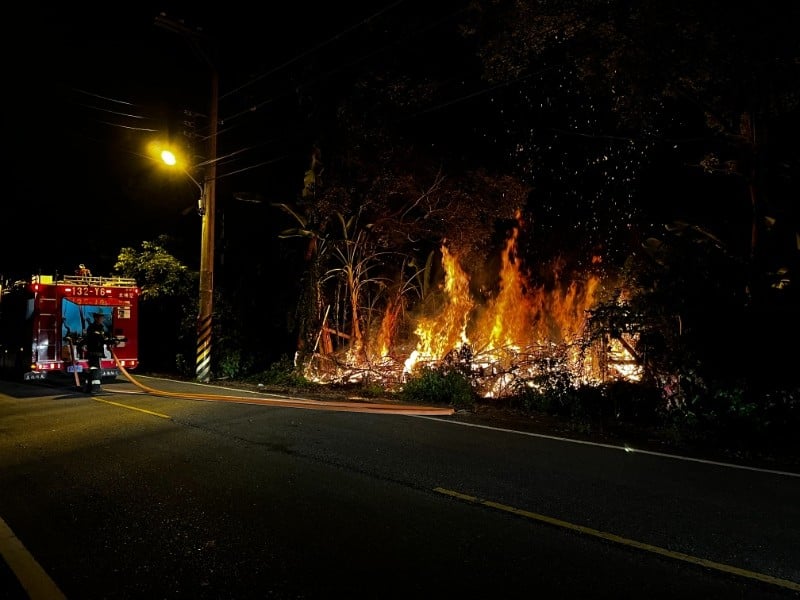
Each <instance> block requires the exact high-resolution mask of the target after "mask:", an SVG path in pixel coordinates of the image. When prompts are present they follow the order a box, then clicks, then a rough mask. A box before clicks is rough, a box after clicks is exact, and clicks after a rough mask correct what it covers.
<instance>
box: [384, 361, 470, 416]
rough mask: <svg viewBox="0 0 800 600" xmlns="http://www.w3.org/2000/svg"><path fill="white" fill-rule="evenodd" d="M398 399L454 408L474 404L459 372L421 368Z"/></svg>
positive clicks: (408, 381) (466, 380) (465, 382)
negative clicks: (446, 405)
mask: <svg viewBox="0 0 800 600" xmlns="http://www.w3.org/2000/svg"><path fill="white" fill-rule="evenodd" d="M399 396H400V399H401V400H403V401H406V402H415V403H420V404H448V405H452V406H453V407H455V408H464V407H470V406H472V405H474V404H475V393H474V392H473V390H472V386H471V385H470V382H469V380H468V379H467V378H466V377H465V376H464V375H463V374H462V373H460V372H458V371H455V370H448V369H435V368H433V367H423V368H422V369H421V370H420V371H419V373H418V374H416V375H412V376H411V377H409V379H408V380H407V381H406V383H405V385H403V389H402V390H401V391H400V394H399Z"/></svg>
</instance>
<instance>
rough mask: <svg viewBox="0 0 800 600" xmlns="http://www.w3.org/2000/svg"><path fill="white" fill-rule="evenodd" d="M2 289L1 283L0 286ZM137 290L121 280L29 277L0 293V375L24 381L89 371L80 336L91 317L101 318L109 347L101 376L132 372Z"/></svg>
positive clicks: (135, 363) (135, 355) (110, 377)
mask: <svg viewBox="0 0 800 600" xmlns="http://www.w3.org/2000/svg"><path fill="white" fill-rule="evenodd" d="M0 286H2V284H0ZM138 300H139V288H138V287H137V285H136V281H135V280H134V279H130V278H126V277H95V276H91V275H62V276H60V277H59V276H52V275H34V276H33V277H31V279H30V280H29V281H17V282H14V283H12V284H10V285H8V286H6V287H2V288H1V289H0V372H2V373H3V375H4V376H11V377H13V378H21V379H24V380H25V381H34V380H42V379H46V378H48V377H49V376H51V375H56V374H70V375H71V374H72V373H81V372H83V371H85V370H87V369H88V368H89V365H88V361H87V360H86V357H85V354H84V349H83V348H82V344H81V338H82V337H83V335H84V334H85V331H86V327H87V326H88V325H89V323H91V322H92V317H93V313H97V312H100V313H103V314H104V315H105V317H106V318H105V325H106V327H107V338H106V339H107V340H109V346H110V347H111V348H113V355H112V353H111V349H107V350H106V353H105V356H104V357H103V358H102V359H101V361H100V368H101V377H102V378H103V379H105V380H107V381H111V380H113V379H115V378H116V377H117V376H118V375H119V372H120V371H119V368H118V366H117V362H116V361H115V360H114V355H116V358H117V359H118V360H119V364H120V365H122V367H124V368H125V370H132V369H135V368H136V367H137V366H138V364H139V359H138V335H137V333H138V319H139V304H138Z"/></svg>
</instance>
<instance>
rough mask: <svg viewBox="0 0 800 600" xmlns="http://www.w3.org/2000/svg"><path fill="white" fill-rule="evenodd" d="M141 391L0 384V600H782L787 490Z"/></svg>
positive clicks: (763, 479)
mask: <svg viewBox="0 0 800 600" xmlns="http://www.w3.org/2000/svg"><path fill="white" fill-rule="evenodd" d="M147 385H148V386H152V387H153V388H154V389H156V388H157V389H159V390H168V392H169V394H168V395H153V394H148V393H143V392H142V391H141V390H139V389H137V388H136V387H135V386H133V385H132V384H130V383H128V382H120V383H114V384H109V385H105V386H104V393H103V394H102V395H97V396H93V397H90V396H87V395H85V394H82V393H78V392H76V391H74V390H72V389H69V388H60V389H59V388H48V387H45V386H42V385H40V384H33V385H25V384H18V383H10V382H0V490H2V491H1V492H0V553H1V554H2V556H3V558H4V559H5V564H0V584H2V585H3V586H4V587H3V588H0V589H2V590H4V591H5V595H2V594H0V597H1V598H26V597H30V598H36V599H38V598H47V599H48V600H51V599H53V598H58V597H67V598H73V599H95V598H114V599H122V598H148V599H149V598H192V599H200V598H214V599H221V598H232V599H233V598H331V597H338V596H347V597H350V598H400V597H403V598H407V597H408V596H409V595H410V594H413V595H414V596H416V597H420V596H424V597H432V596H445V597H467V598H476V597H481V598H484V597H491V598H523V597H524V598H531V597H536V598H572V597H575V598H585V599H586V598H649V599H655V598H670V599H674V598H703V599H716V598H719V599H725V600H729V599H733V598H743V599H744V598H747V599H749V598H758V599H762V598H764V599H769V598H797V597H800V550H798V549H800V477H799V476H797V474H793V473H788V472H781V471H763V470H757V469H752V468H738V467H737V466H736V465H724V464H716V463H711V462H703V461H698V460H688V459H683V458H681V457H668V456H663V455H658V454H651V453H647V452H640V451H626V450H625V449H624V448H617V447H613V446H603V445H594V444H589V443H579V442H574V441H570V440H561V439H554V438H549V437H544V436H537V435H534V434H530V433H526V432H515V431H511V430H507V429H494V428H491V427H487V426H485V425H483V424H481V423H478V422H476V421H474V420H472V419H470V417H469V416H468V415H452V416H436V415H434V416H431V415H425V416H414V415H403V414H369V413H363V412H348V411H346V410H338V411H328V410H324V409H323V408H324V407H319V406H315V407H314V408H295V407H289V406H271V405H269V404H252V403H251V400H252V398H253V396H254V395H252V394H246V393H244V392H240V391H231V390H219V389H217V388H214V387H211V386H201V385H198V384H192V383H186V382H170V381H162V380H153V379H148V380H147ZM182 393H183V394H186V397H180V394H182ZM214 395H225V396H226V399H225V400H224V401H222V400H220V399H214V398H213V396H214ZM232 395H234V396H236V395H238V396H240V397H241V398H243V400H242V401H241V402H238V401H236V400H231V399H230V398H229V397H230V396H232ZM203 396H208V397H207V398H204V397H203ZM258 398H259V400H263V399H264V398H266V396H263V395H262V396H258Z"/></svg>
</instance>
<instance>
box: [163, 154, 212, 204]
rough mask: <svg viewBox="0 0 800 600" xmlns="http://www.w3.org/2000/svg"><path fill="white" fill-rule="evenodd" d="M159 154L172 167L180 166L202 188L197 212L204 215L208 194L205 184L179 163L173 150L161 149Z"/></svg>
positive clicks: (198, 187)
mask: <svg viewBox="0 0 800 600" xmlns="http://www.w3.org/2000/svg"><path fill="white" fill-rule="evenodd" d="M159 156H160V157H161V160H162V161H164V163H165V164H166V165H168V166H170V167H176V168H179V169H180V170H181V171H182V172H183V174H184V175H186V177H188V178H189V179H190V180H191V181H192V183H193V184H195V185H196V186H197V189H199V190H200V197H199V198H198V199H197V214H198V215H200V216H201V217H202V216H203V215H204V214H205V212H206V204H205V201H206V197H205V195H206V194H205V187H204V186H203V184H201V183H200V182H199V181H197V179H195V178H194V177H192V174H191V173H190V172H189V171H187V170H186V169H185V168H183V166H181V165H179V164H178V157H177V156H175V154H174V153H173V152H172V150H161V152H159Z"/></svg>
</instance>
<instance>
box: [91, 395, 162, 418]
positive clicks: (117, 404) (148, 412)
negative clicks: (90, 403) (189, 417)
mask: <svg viewBox="0 0 800 600" xmlns="http://www.w3.org/2000/svg"><path fill="white" fill-rule="evenodd" d="M92 400H95V401H96V402H105V403H106V404H113V405H114V406H119V407H120V408H127V409H128V410H138V411H139V412H143V413H147V414H148V415H153V416H154V417H161V418H162V419H171V418H172V417H170V416H169V415H164V414H162V413H157V412H154V411H152V410H147V409H146V408H137V407H135V406H128V405H127V404H120V403H119V402H112V401H111V400H103V399H102V398H92Z"/></svg>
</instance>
